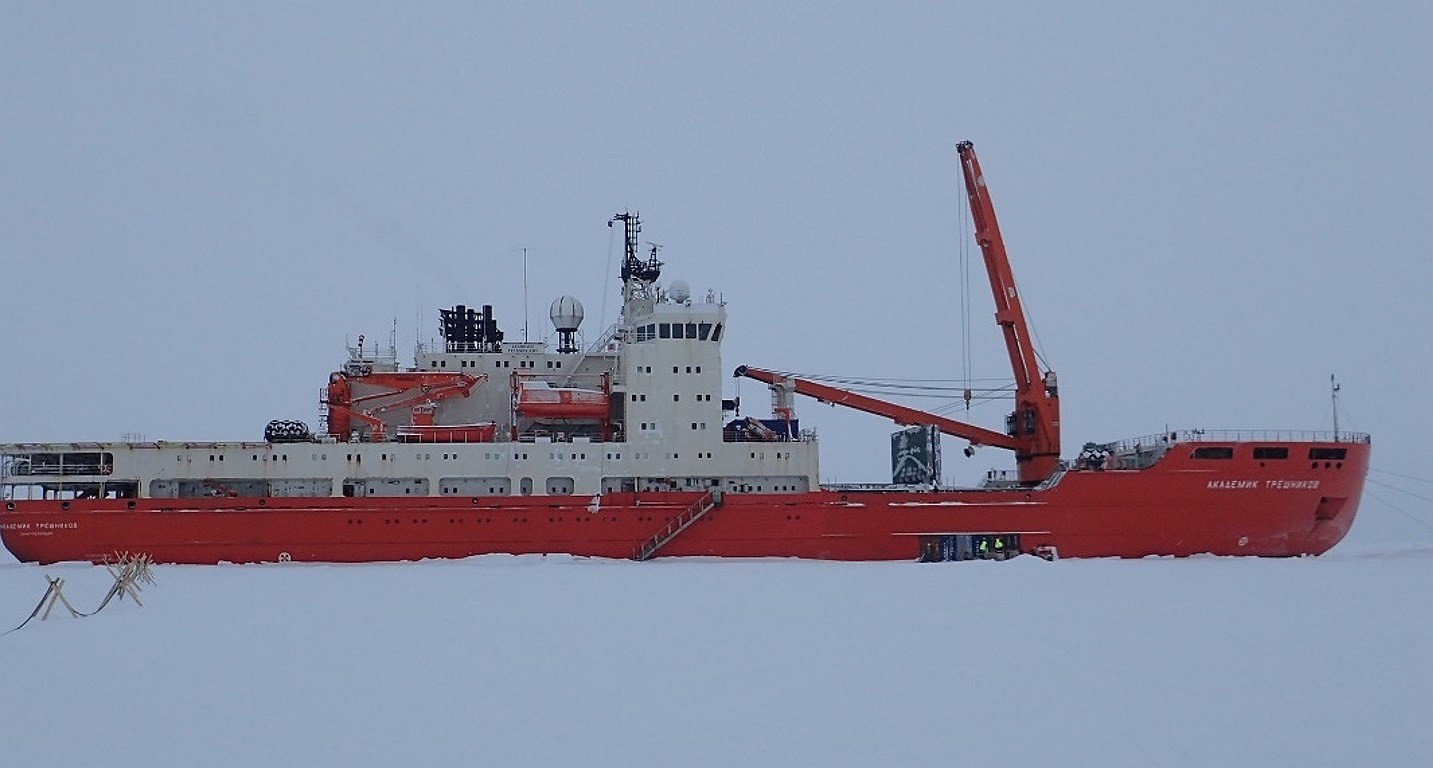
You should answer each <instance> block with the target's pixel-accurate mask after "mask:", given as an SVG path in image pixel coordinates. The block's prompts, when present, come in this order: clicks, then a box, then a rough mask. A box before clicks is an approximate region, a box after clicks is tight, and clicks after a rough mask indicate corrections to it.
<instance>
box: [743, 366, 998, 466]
mask: <svg viewBox="0 0 1433 768" xmlns="http://www.w3.org/2000/svg"><path fill="white" fill-rule="evenodd" d="M736 375H737V376H745V377H746V378H748V379H756V380H757V381H760V382H765V383H766V384H768V385H777V384H781V383H783V382H790V383H791V385H792V386H793V387H794V388H795V390H796V393H797V394H799V395H806V396H807V397H813V398H815V399H816V400H818V401H820V402H823V403H831V404H832V405H843V406H845V407H847V408H854V409H856V410H858V411H864V412H866V413H871V414H875V415H877V416H885V417H886V418H888V419H890V420H891V421H894V422H895V423H897V424H900V425H903V426H914V425H923V424H929V425H932V426H934V427H935V428H936V429H939V430H940V431H941V432H943V433H945V434H947V435H954V436H956V437H960V438H964V439H966V440H969V441H970V442H972V443H974V444H976V445H990V446H994V447H997V448H1009V449H1011V450H1015V448H1016V441H1015V438H1013V437H1010V436H1009V435H1002V434H1000V433H999V432H995V431H993V430H989V429H986V428H984V427H977V426H975V425H974V424H966V423H965V422H962V421H956V420H954V419H947V418H945V417H944V416H937V415H935V414H933V413H927V412H925V411H921V410H917V409H915V408H907V407H906V406H904V405H897V404H895V403H890V402H886V401H885V400H878V399H876V398H874V397H868V396H866V395H861V394H857V393H855V392H852V391H850V390H846V389H841V388H840V387H833V386H831V385H829V384H820V383H817V382H814V381H810V380H809V379H802V378H798V377H795V376H787V375H785V374H781V373H776V372H775V371H768V370H764V369H761V368H753V367H751V366H749V365H743V366H741V367H739V368H737V369H736Z"/></svg>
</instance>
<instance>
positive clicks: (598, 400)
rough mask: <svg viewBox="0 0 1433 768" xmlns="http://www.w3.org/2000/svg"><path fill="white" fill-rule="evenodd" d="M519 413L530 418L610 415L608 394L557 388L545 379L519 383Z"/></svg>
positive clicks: (598, 418) (592, 418)
mask: <svg viewBox="0 0 1433 768" xmlns="http://www.w3.org/2000/svg"><path fill="white" fill-rule="evenodd" d="M517 412H518V413H519V414H520V415H522V416H525V417H527V418H529V419H580V420H585V421H600V420H602V419H605V418H607V394H606V393H605V392H602V391H600V390H596V389H578V388H576V387H554V386H551V385H549V384H548V383H547V382H545V381H524V382H522V384H520V385H519V386H518V395H517Z"/></svg>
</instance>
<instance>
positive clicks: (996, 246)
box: [736, 141, 1060, 483]
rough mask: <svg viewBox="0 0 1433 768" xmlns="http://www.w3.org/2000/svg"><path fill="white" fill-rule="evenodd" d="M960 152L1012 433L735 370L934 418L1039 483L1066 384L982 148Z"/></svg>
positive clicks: (1055, 437)
mask: <svg viewBox="0 0 1433 768" xmlns="http://www.w3.org/2000/svg"><path fill="white" fill-rule="evenodd" d="M956 151H957V152H958V153H959V155H960V168H961V172H962V174H963V175H964V177H965V190H966V195H967V196H968V197H969V198H970V214H971V217H972V218H973V219H974V220H975V240H976V242H977V243H978V244H979V245H980V252H981V255H982V256H983V257H984V260H985V272H986V274H987V275H988V276H989V277H990V290H991V293H993V294H994V296H995V322H996V323H997V324H998V325H999V326H1000V329H1001V331H1002V332H1003V333H1004V336H1005V348H1006V350H1007V351H1008V352H1009V353H1010V367H1011V370H1012V372H1013V373H1014V374H1015V410H1014V412H1012V413H1011V414H1010V415H1008V416H1006V417H1005V434H1001V433H999V432H995V431H993V430H989V429H986V428H984V427H978V426H975V425H973V424H966V423H965V422H961V421H956V420H954V419H947V418H945V417H942V416H937V415H935V414H933V413H927V412H925V411H921V410H917V409H915V408H908V407H906V406H902V405H896V404H895V403H889V402H886V401H884V400H878V399H876V398H873V397H867V396H865V395H860V394H857V393H855V392H851V391H848V390H844V389H841V388H839V387H833V386H830V385H828V384H820V383H817V382H814V381H809V380H806V379H801V378H797V377H793V376H787V375H784V374H780V373H775V372H772V371H768V370H763V369H761V368H752V367H750V366H745V365H743V366H741V367H739V368H737V369H736V375H737V376H745V377H747V378H752V379H756V380H757V381H762V382H765V383H766V384H768V385H771V386H787V385H789V386H792V387H793V388H794V389H795V391H796V392H797V393H798V394H803V395H806V396H808V397H814V398H816V399H817V400H820V401H822V402H827V403H832V404H834V405H844V406H846V407H848V408H855V409H856V410H859V411H865V412H866V413H873V414H876V415H878V416H885V417H887V418H889V419H891V420H892V421H894V422H896V423H897V424H903V425H922V424H928V425H932V426H934V427H935V428H937V429H939V430H940V431H941V432H942V433H944V434H947V435H954V436H956V437H960V438H964V439H966V440H969V441H970V442H971V443H972V444H974V445H989V446H993V447H997V448H1006V449H1009V450H1012V451H1014V452H1015V464H1016V468H1017V471H1018V473H1019V477H1020V481H1021V482H1024V483H1037V482H1039V481H1041V480H1044V479H1045V478H1047V477H1049V476H1050V475H1052V474H1054V473H1055V471H1056V470H1057V469H1059V466H1060V399H1059V388H1058V387H1057V386H1056V379H1055V373H1054V371H1045V372H1044V374H1043V375H1041V373H1040V369H1039V367H1038V365H1037V363H1036V359H1035V348H1034V346H1033V344H1032V342H1031V336H1030V328H1029V324H1028V323H1027V322H1026V320H1025V311H1024V309H1023V308H1022V307H1021V305H1020V296H1019V293H1018V292H1017V291H1016V290H1015V275H1014V273H1013V272H1012V271H1011V269H1010V259H1009V257H1008V256H1007V255H1006V253H1005V241H1004V239H1003V238H1001V236H1000V225H999V223H998V222H996V220H995V205H994V203H992V202H991V200H990V192H989V190H988V189H987V188H986V186H985V176H984V175H983V174H982V173H981V171H980V161H979V160H978V159H977V158H976V156H975V147H974V145H973V144H971V143H970V142H968V141H962V142H961V143H960V144H958V145H956Z"/></svg>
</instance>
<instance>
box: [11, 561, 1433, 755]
mask: <svg viewBox="0 0 1433 768" xmlns="http://www.w3.org/2000/svg"><path fill="white" fill-rule="evenodd" d="M154 573H155V576H156V577H157V579H158V583H157V584H155V585H153V586H151V587H148V588H147V589H146V590H145V591H144V593H143V595H142V597H143V599H144V603H145V604H144V606H143V607H139V606H136V605H134V604H133V603H129V602H125V603H123V604H121V605H112V606H111V607H109V608H107V609H106V610H105V611H104V612H102V613H100V614H98V615H97V616H95V617H93V618H88V619H80V620H76V619H71V618H69V617H68V616H63V617H59V618H57V617H55V616H52V617H51V618H50V620H49V621H46V622H44V623H40V622H38V621H37V622H34V623H32V624H31V625H29V626H28V627H26V628H24V629H22V630H20V631H18V632H14V633H12V634H9V635H6V636H3V637H0V654H3V656H4V659H5V660H4V662H3V665H0V669H3V672H0V702H3V706H0V722H3V723H4V724H5V733H6V735H7V738H6V745H5V747H4V755H5V758H4V763H5V764H6V765H16V766H48V765H81V764H92V763H97V762H99V761H102V760H104V761H110V762H113V761H114V760H116V759H139V760H143V762H144V764H147V765H159V766H163V765H184V766H193V765H206V766H207V765H243V766H256V765H357V766H364V765H483V764H493V765H513V764H516V765H561V764H571V765H724V766H737V765H884V764H894V763H909V764H957V765H959V764H966V765H969V764H976V765H979V764H993V763H997V762H1004V763H1011V764H1016V765H1023V764H1032V765H1048V764H1053V765H1060V766H1082V765H1160V766H1177V765H1201V766H1203V765H1261V766H1280V765H1289V766H1317V765H1339V766H1346V765H1368V764H1379V765H1427V764H1429V761H1430V759H1433V731H1430V729H1429V728H1428V727H1427V719H1428V713H1429V712H1430V711H1433V665H1430V661H1429V658H1430V651H1433V621H1430V618H1429V613H1428V609H1427V602H1426V598H1425V595H1426V589H1427V587H1426V585H1427V584H1429V583H1430V580H1433V548H1422V549H1408V550H1404V551H1397V550H1393V549H1389V548H1376V547H1365V548H1363V549H1358V548H1352V549H1350V548H1349V547H1348V545H1347V544H1345V546H1343V547H1340V548H1339V549H1337V550H1335V551H1334V552H1333V553H1330V554H1329V555H1326V556H1324V557H1319V558H1305V559H1295V560H1257V559H1238V558H1213V557H1204V558H1191V559H1181V560H1174V559H1146V560H1138V561H1118V560H1086V561H1074V560H1067V561H1060V562H1056V563H1046V562H1043V561H1040V560H1037V559H1034V558H1028V557H1027V558H1019V559H1016V560H1013V561H1009V562H1004V563H995V562H976V563H947V564H930V565H921V564H914V563H826V562H811V561H796V560H737V561H718V560H710V559H682V560H660V559H659V560H656V561H652V562H648V563H641V564H638V563H630V562H624V561H608V560H589V559H577V558H570V557H540V556H525V557H509V556H489V557H480V558H473V559H469V560H463V561H446V562H443V561H430V562H424V563H410V564H393V565H307V564H282V565H264V566H232V565H231V566H217V567H195V566H157V567H156V568H155V571H154ZM46 574H49V575H55V576H62V577H63V578H64V579H65V580H66V587H65V591H66V594H67V595H68V596H69V597H70V599H71V600H72V601H73V602H74V603H75V604H76V607H77V608H79V609H80V610H88V609H90V608H93V607H94V605H95V604H96V603H98V601H99V599H100V597H101V596H102V595H103V594H104V592H105V590H106V589H107V588H108V583H109V577H108V575H107V574H106V573H105V571H104V570H102V569H99V568H94V567H90V566H83V565H61V566H47V567H40V566H34V565H19V564H15V563H13V561H11V560H9V559H8V558H7V559H6V561H5V563H4V564H3V565H0V620H3V622H4V623H5V624H8V625H13V623H18V622H19V621H20V620H21V619H23V618H24V617H25V616H26V615H28V614H29V612H30V610H31V609H32V608H33V606H34V604H35V602H36V601H37V600H38V599H39V598H40V595H41V594H42V593H43V592H44V588H45V580H44V576H45V575H46ZM7 628H8V627H7Z"/></svg>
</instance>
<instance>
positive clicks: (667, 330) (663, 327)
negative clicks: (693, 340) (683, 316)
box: [657, 323, 672, 339]
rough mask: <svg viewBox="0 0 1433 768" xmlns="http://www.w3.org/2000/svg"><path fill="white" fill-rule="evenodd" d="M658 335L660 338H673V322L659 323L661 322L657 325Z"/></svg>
mask: <svg viewBox="0 0 1433 768" xmlns="http://www.w3.org/2000/svg"><path fill="white" fill-rule="evenodd" d="M657 337H658V338H662V339H670V338H672V324H671V323H659V324H658V325H657Z"/></svg>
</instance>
